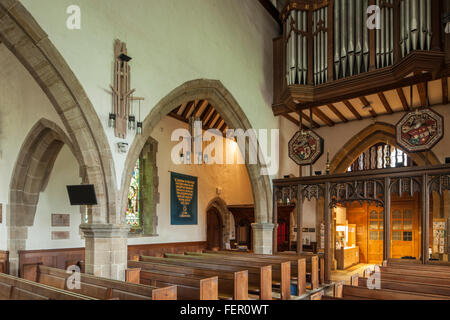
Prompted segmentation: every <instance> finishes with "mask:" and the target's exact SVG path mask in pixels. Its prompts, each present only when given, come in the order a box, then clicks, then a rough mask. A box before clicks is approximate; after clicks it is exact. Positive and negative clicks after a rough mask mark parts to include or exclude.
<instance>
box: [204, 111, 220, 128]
mask: <svg viewBox="0 0 450 320" xmlns="http://www.w3.org/2000/svg"><path fill="white" fill-rule="evenodd" d="M217 115H218V112H217V111H216V110H214V112H213V113H212V115H211V117H209V119H208V121H207V122H206V124H205V128H207V129H210V128H211V125H212V124H213V123H212V122H213V120H214V119H215V118H216V116H217Z"/></svg>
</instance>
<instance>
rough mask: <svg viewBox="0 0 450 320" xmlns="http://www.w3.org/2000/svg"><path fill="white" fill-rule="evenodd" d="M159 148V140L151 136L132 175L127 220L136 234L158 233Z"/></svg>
mask: <svg viewBox="0 0 450 320" xmlns="http://www.w3.org/2000/svg"><path fill="white" fill-rule="evenodd" d="M157 149H158V142H157V141H156V140H153V139H152V138H150V139H149V141H148V142H147V143H146V144H145V146H144V148H143V149H142V152H141V154H140V156H139V159H138V160H137V161H136V165H135V167H134V170H133V175H132V177H131V183H130V189H129V191H128V201H127V202H128V203H127V212H126V222H127V224H129V225H130V226H131V232H132V233H134V234H143V235H146V236H151V235H155V234H156V226H157V216H156V205H157V203H158V202H159V193H158V182H159V181H158V168H157V166H156V152H157Z"/></svg>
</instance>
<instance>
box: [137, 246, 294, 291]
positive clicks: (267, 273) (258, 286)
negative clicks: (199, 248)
mask: <svg viewBox="0 0 450 320" xmlns="http://www.w3.org/2000/svg"><path fill="white" fill-rule="evenodd" d="M165 256H166V261H167V259H169V260H172V261H178V262H183V265H188V264H189V265H190V266H195V267H206V268H211V269H213V270H244V269H247V271H248V275H249V277H248V286H249V292H251V293H255V294H257V295H258V296H259V299H260V300H272V266H271V265H267V263H253V264H251V265H249V264H248V263H246V262H243V261H240V260H238V261H235V260H226V259H220V258H217V257H215V256H214V257H211V256H208V255H201V254H200V255H182V254H165ZM141 259H142V261H148V260H149V259H150V260H151V258H148V257H141ZM287 276H288V275H286V278H287ZM283 289H285V290H290V288H289V287H288V286H286V288H284V287H283ZM284 296H285V295H284V294H283V297H284Z"/></svg>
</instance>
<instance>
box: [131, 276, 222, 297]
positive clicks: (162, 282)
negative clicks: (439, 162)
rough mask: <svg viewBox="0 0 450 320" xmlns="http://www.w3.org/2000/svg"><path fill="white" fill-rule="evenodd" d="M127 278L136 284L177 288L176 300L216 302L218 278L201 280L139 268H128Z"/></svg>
mask: <svg viewBox="0 0 450 320" xmlns="http://www.w3.org/2000/svg"><path fill="white" fill-rule="evenodd" d="M126 273H127V277H130V278H133V281H138V282H137V283H140V284H145V285H150V286H155V287H167V286H173V285H176V286H177V294H178V300H218V299H219V289H218V283H219V278H218V277H211V278H202V277H200V276H194V275H185V274H179V273H175V272H164V271H158V270H142V269H141V268H129V269H127V270H126Z"/></svg>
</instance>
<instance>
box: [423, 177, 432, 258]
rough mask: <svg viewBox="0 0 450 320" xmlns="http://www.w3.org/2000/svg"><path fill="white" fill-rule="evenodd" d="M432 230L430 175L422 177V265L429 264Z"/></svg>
mask: <svg viewBox="0 0 450 320" xmlns="http://www.w3.org/2000/svg"><path fill="white" fill-rule="evenodd" d="M429 230H430V193H429V191H428V174H427V173H425V174H424V175H423V176H422V263H423V264H427V263H428V248H429V241H430V240H429V239H430V238H429V237H430V235H429Z"/></svg>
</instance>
